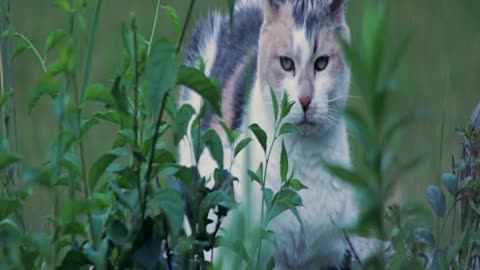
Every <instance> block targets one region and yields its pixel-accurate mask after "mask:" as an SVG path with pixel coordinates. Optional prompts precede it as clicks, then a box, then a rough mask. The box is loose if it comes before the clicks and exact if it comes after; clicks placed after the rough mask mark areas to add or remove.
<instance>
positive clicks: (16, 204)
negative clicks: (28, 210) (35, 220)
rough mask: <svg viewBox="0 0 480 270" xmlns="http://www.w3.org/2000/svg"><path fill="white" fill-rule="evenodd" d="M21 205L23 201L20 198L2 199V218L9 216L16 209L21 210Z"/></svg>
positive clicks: (0, 201)
mask: <svg viewBox="0 0 480 270" xmlns="http://www.w3.org/2000/svg"><path fill="white" fill-rule="evenodd" d="M21 207H22V203H21V202H20V200H18V199H17V200H12V199H0V220H3V219H5V218H7V217H8V216H10V215H11V214H12V213H14V212H15V211H17V210H20V209H21Z"/></svg>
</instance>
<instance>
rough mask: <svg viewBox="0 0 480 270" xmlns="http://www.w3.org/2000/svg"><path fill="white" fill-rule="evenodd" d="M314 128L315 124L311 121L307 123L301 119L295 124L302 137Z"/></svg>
mask: <svg viewBox="0 0 480 270" xmlns="http://www.w3.org/2000/svg"><path fill="white" fill-rule="evenodd" d="M316 126H317V124H315V123H314V122H312V121H308V120H307V119H303V120H302V121H300V122H298V123H297V127H298V129H299V130H300V131H301V132H302V135H304V136H308V135H310V134H311V133H312V131H313V130H314V129H315V127H316Z"/></svg>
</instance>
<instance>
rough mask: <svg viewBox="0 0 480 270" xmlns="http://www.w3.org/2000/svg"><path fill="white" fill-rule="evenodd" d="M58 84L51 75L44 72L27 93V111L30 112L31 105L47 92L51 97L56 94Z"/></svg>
mask: <svg viewBox="0 0 480 270" xmlns="http://www.w3.org/2000/svg"><path fill="white" fill-rule="evenodd" d="M59 87H60V84H59V82H58V81H57V80H56V79H55V78H54V77H52V76H50V75H48V74H46V75H44V76H43V78H42V79H40V81H39V82H38V83H37V84H36V85H35V86H34V87H33V88H32V89H31V90H30V92H29V95H28V112H29V113H30V112H32V109H33V107H35V105H36V104H37V102H38V100H40V98H41V97H42V96H43V95H45V94H48V95H50V96H51V97H54V96H55V95H57V93H58V90H59Z"/></svg>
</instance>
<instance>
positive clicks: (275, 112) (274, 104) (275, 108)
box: [270, 87, 278, 123]
mask: <svg viewBox="0 0 480 270" xmlns="http://www.w3.org/2000/svg"><path fill="white" fill-rule="evenodd" d="M270 97H271V98H272V108H273V117H274V119H275V123H276V122H277V120H278V100H277V95H276V94H275V92H274V91H273V89H272V87H270Z"/></svg>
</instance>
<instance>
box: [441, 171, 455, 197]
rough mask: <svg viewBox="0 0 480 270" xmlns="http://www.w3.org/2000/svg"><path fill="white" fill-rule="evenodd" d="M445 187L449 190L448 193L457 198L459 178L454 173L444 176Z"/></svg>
mask: <svg viewBox="0 0 480 270" xmlns="http://www.w3.org/2000/svg"><path fill="white" fill-rule="evenodd" d="M442 182H443V185H444V186H445V187H446V188H447V190H448V192H449V193H450V195H452V196H454V197H455V196H457V192H458V187H457V177H456V176H455V175H454V174H452V173H444V174H442Z"/></svg>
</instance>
